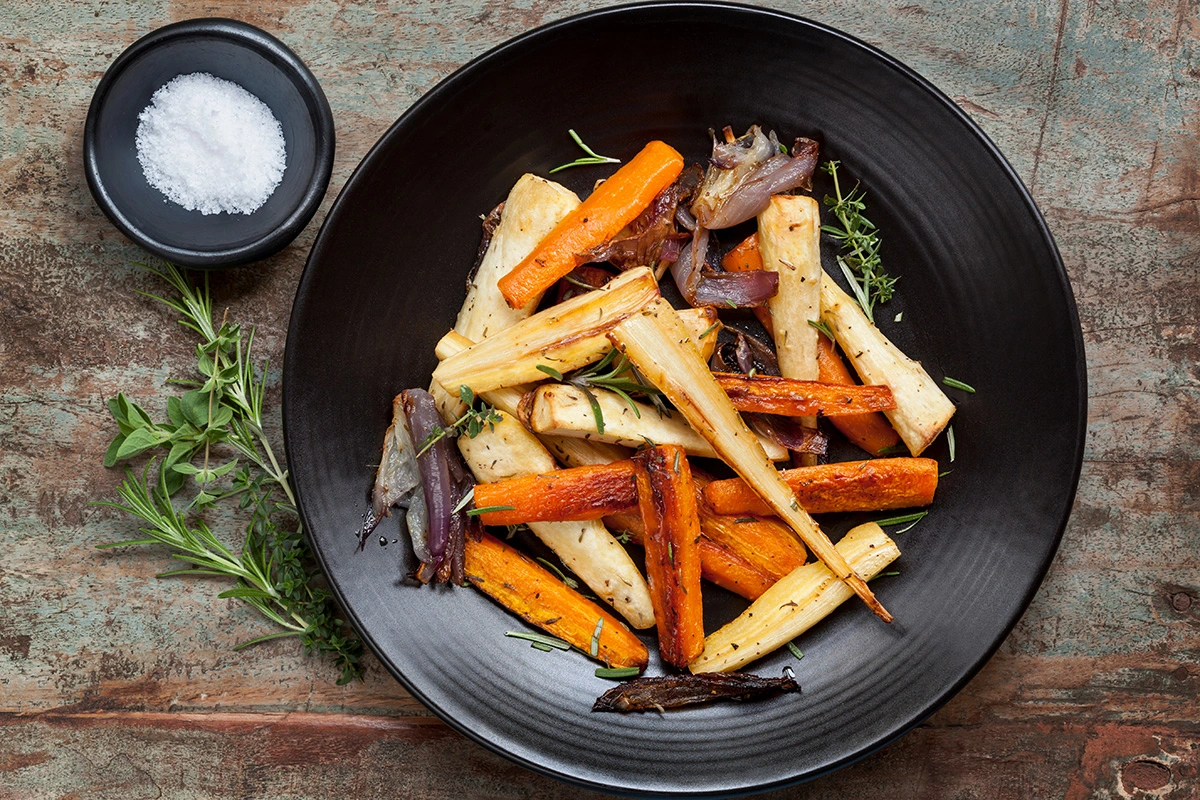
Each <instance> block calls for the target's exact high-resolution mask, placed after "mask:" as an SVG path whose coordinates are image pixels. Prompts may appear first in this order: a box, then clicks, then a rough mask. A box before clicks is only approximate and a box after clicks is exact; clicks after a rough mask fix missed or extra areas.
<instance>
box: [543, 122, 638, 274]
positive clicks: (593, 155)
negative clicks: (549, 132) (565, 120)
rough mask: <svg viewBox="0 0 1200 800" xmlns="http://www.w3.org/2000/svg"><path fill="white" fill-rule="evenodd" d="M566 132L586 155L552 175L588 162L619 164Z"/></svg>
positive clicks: (571, 133) (618, 160)
mask: <svg viewBox="0 0 1200 800" xmlns="http://www.w3.org/2000/svg"><path fill="white" fill-rule="evenodd" d="M567 133H568V134H569V135H570V137H571V138H572V139H574V140H575V144H577V145H579V148H580V149H581V150H583V152H585V153H587V156H586V157H581V158H577V159H575V160H574V161H571V162H569V163H566V164H561V165H559V166H557V167H555V168H554V169H552V170H550V174H551V175H553V174H554V173H556V172H562V171H563V170H564V169H570V168H571V167H583V166H587V165H589V164H620V163H621V159H619V158H611V157H609V156H602V155H600V154H599V153H597V152H596V151H595V150H593V149H592V148H590V147H588V146H587V145H586V144H584V143H583V139H580V138H579V134H578V133H576V132H575V131H574V130H573V129H568V130H567ZM589 288H591V287H589Z"/></svg>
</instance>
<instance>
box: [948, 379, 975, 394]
mask: <svg viewBox="0 0 1200 800" xmlns="http://www.w3.org/2000/svg"><path fill="white" fill-rule="evenodd" d="M942 383H944V384H946V385H947V386H949V387H950V388H951V389H962V390H963V391H964V392H969V393H970V394H975V387H974V386H971V385H970V384H968V383H963V382H962V381H960V380H955V379H954V378H942Z"/></svg>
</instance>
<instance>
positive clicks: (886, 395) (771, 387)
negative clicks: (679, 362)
mask: <svg viewBox="0 0 1200 800" xmlns="http://www.w3.org/2000/svg"><path fill="white" fill-rule="evenodd" d="M713 377H715V378H716V379H717V383H719V384H721V388H722V389H724V390H725V394H727V395H729V399H730V400H732V401H733V407H734V408H736V409H737V410H738V411H756V412H759V413H762V414H781V415H783V416H785V417H813V416H816V415H817V414H821V415H823V416H826V417H836V416H844V415H846V414H863V413H866V412H869V411H883V410H885V409H886V410H889V411H890V410H891V409H893V408H895V407H896V400H895V398H893V397H892V390H891V389H889V388H888V387H886V386H838V385H835V384H828V383H821V382H819V381H798V380H792V379H791V378H779V377H776V376H774V375H755V376H754V377H753V378H751V377H749V376H747V375H738V374H736V373H730V372H715V373H713Z"/></svg>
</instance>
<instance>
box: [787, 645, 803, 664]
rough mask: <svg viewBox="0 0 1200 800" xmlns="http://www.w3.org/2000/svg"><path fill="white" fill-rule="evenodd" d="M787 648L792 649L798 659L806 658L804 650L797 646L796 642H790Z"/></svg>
mask: <svg viewBox="0 0 1200 800" xmlns="http://www.w3.org/2000/svg"><path fill="white" fill-rule="evenodd" d="M787 649H788V650H790V651H791V653H792V655H794V656H795V657H796V660H797V661H799V660H800V659H802V658H804V651H803V650H801V649H800V648H799V647H797V646H796V643H795V642H788V643H787Z"/></svg>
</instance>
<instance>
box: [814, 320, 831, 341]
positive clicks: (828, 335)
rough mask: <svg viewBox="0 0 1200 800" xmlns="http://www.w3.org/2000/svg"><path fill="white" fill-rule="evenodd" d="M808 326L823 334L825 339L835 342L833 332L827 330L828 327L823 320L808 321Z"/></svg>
mask: <svg viewBox="0 0 1200 800" xmlns="http://www.w3.org/2000/svg"><path fill="white" fill-rule="evenodd" d="M808 324H809V325H811V326H812V327H814V328H816V329H817V330H819V331H820V332H821V333H823V334H825V338H826V339H828V340H829V341H831V342H835V341H837V340H836V339H834V338H833V331H831V330H829V326H828V325H827V324H825V320H823V319H810V320H809V321H808Z"/></svg>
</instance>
